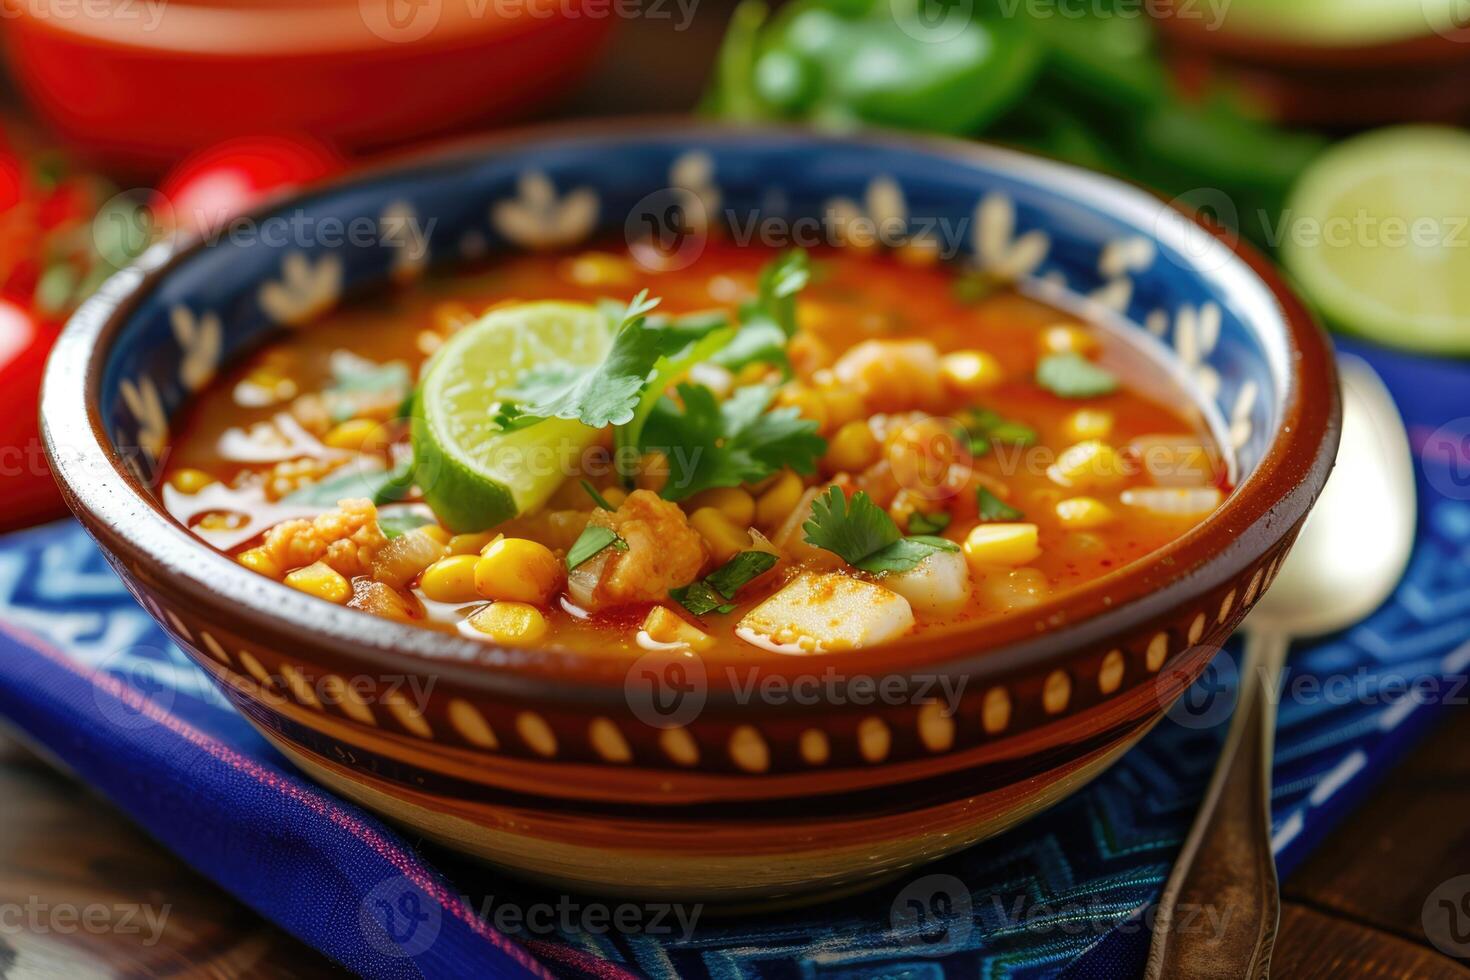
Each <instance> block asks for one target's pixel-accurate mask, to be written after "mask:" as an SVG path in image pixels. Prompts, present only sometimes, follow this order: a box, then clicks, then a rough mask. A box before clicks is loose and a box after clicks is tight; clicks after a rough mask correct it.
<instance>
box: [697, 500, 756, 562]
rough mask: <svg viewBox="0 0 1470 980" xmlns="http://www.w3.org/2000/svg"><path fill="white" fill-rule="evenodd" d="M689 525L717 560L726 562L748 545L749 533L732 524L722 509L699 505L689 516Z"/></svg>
mask: <svg viewBox="0 0 1470 980" xmlns="http://www.w3.org/2000/svg"><path fill="white" fill-rule="evenodd" d="M689 526H690V527H692V528H694V530H696V531H698V532H699V536H700V537H702V538H704V542H705V544H707V545H709V551H710V554H711V555H712V556H714V559H715V561H717V562H721V563H723V562H727V561H729V560H730V559H731V558H733V557H735V556H736V555H737V554H739V553H740V552H742V551H744V550H745V549H746V548H749V547H750V533H749V532H748V531H746V530H745V529H744V528H743V527H740V526H739V525H737V524H734V523H732V522H731V521H730V518H728V517H726V516H725V514H724V512H723V511H719V510H716V509H715V508H713V507H701V508H699V509H698V510H696V511H695V512H694V513H693V514H691V515H690V517H689Z"/></svg>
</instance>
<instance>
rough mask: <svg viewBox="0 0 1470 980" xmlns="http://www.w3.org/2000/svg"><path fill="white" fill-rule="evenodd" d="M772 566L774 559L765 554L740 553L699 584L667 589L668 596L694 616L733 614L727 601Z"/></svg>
mask: <svg viewBox="0 0 1470 980" xmlns="http://www.w3.org/2000/svg"><path fill="white" fill-rule="evenodd" d="M775 565H776V556H775V555H773V554H771V553H770V552H769V551H742V552H740V554H738V555H736V556H735V557H734V558H731V559H730V560H729V561H727V562H725V564H723V565H721V566H720V567H719V568H717V569H715V570H714V571H713V572H710V573H709V574H708V575H706V576H705V577H704V578H703V579H702V580H701V581H698V582H691V583H690V584H689V585H686V586H684V587H683V588H679V589H671V590H670V591H669V595H671V596H673V598H674V599H675V600H676V601H677V602H678V603H679V604H680V605H682V606H683V607H684V608H685V609H687V610H689V611H690V612H691V613H693V614H694V615H696V616H705V615H708V614H709V613H712V612H718V613H728V612H733V611H734V610H735V606H734V605H733V604H731V602H730V600H731V599H734V598H735V596H736V594H738V593H739V592H740V590H741V589H743V588H745V587H746V586H747V585H749V584H750V583H751V582H753V581H755V580H756V579H757V578H759V577H760V576H762V575H764V574H765V573H766V572H768V571H770V570H771V569H772V568H774V567H775Z"/></svg>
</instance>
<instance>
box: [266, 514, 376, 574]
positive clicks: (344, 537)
mask: <svg viewBox="0 0 1470 980" xmlns="http://www.w3.org/2000/svg"><path fill="white" fill-rule="evenodd" d="M387 543H388V539H387V537H385V536H384V534H383V530H382V528H380V527H378V509H377V508H376V507H374V506H373V504H372V501H369V500H341V501H338V502H337V509H336V510H331V511H328V512H327V513H325V514H319V515H317V516H316V517H315V518H313V519H312V520H309V521H308V520H299V519H298V520H292V521H282V522H281V523H280V524H277V525H276V526H275V527H273V528H271V529H270V530H269V531H267V532H266V534H265V540H264V541H263V542H262V543H261V548H262V549H263V550H264V551H265V552H266V554H267V555H269V556H270V557H271V559H272V560H274V561H275V563H276V565H277V567H279V568H280V569H282V570H283V571H290V570H291V569H294V568H303V567H305V566H307V565H310V564H311V563H312V562H316V561H324V562H326V563H327V564H328V565H330V566H332V568H334V569H336V570H337V571H338V572H340V573H341V574H342V575H345V576H347V577H348V578H351V577H353V576H355V575H366V574H367V573H368V570H369V568H370V567H371V565H372V561H373V557H374V556H375V555H376V554H377V553H378V549H379V548H382V547H383V545H385V544H387Z"/></svg>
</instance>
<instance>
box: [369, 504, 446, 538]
mask: <svg viewBox="0 0 1470 980" xmlns="http://www.w3.org/2000/svg"><path fill="white" fill-rule="evenodd" d="M433 523H434V521H433V519H432V518H428V517H425V516H424V515H423V514H415V513H414V512H413V511H403V512H401V513H393V514H383V513H379V514H378V527H380V528H382V529H383V537H385V538H388V539H389V540H390V541H391V540H392V539H393V538H401V537H402V536H403V535H405V534H407V533H408V532H409V531H413V530H416V529H418V528H421V527H428V526H429V525H430V524H433Z"/></svg>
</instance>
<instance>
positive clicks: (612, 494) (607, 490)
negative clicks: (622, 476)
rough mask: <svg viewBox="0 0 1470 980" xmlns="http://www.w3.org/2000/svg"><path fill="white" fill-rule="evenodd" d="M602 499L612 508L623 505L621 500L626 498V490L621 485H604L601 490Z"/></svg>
mask: <svg viewBox="0 0 1470 980" xmlns="http://www.w3.org/2000/svg"><path fill="white" fill-rule="evenodd" d="M599 492H600V493H601V494H602V499H603V500H606V501H607V503H608V506H610V507H612V508H613V509H614V510H616V509H617V508H619V507H621V506H623V501H625V500H627V499H628V491H626V490H624V489H623V488H622V487H604V488H603V489H602V490H601V491H599Z"/></svg>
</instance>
